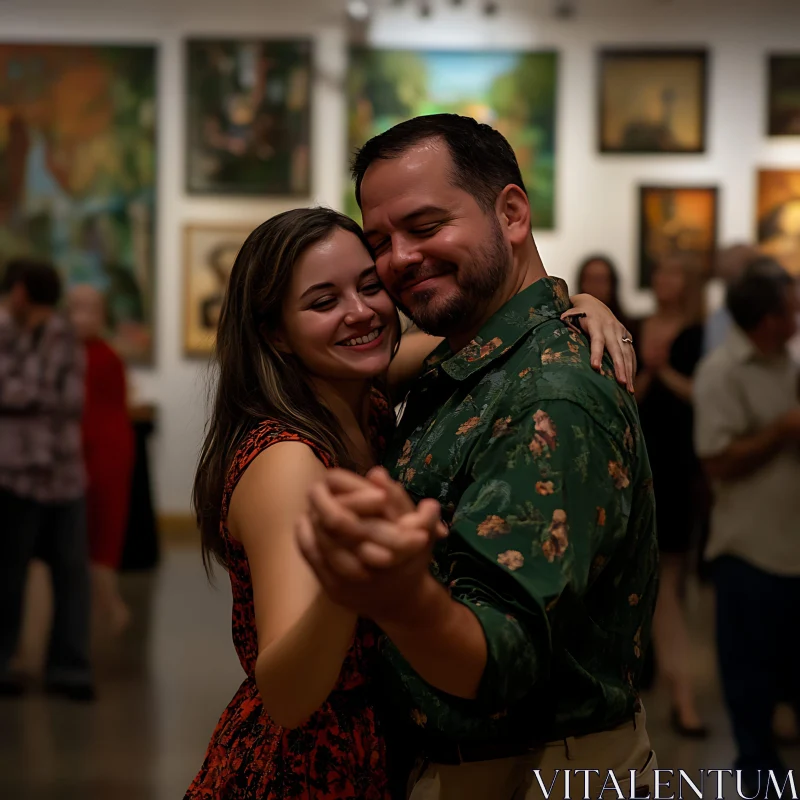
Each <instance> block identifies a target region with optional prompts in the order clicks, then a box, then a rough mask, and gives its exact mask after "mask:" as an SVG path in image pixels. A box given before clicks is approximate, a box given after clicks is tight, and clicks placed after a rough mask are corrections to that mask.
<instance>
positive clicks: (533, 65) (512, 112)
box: [345, 47, 558, 229]
mask: <svg viewBox="0 0 800 800" xmlns="http://www.w3.org/2000/svg"><path fill="white" fill-rule="evenodd" d="M557 73H558V55H557V54H556V53H553V52H514V51H502V52H448V51H440V52H417V51H412V50H373V49H369V48H364V47H355V48H352V49H351V52H350V70H349V74H348V87H347V89H348V155H349V157H350V158H351V157H352V155H353V152H354V151H355V150H356V149H357V148H358V147H360V146H361V145H363V144H364V142H366V141H367V139H369V138H370V137H372V136H375V135H377V134H379V133H382V132H383V131H385V130H387V129H388V128H390V127H391V126H392V125H395V124H397V123H398V122H402V121H403V120H406V119H409V118H410V117H415V116H420V115H424V114H439V113H443V112H448V113H453V114H463V115H465V116H469V117H474V118H475V119H477V120H478V121H479V122H485V123H487V124H489V125H491V126H492V127H493V128H496V129H497V130H499V131H500V132H501V133H502V134H503V135H504V136H505V137H506V138H507V139H508V141H509V142H510V143H511V146H512V147H513V148H514V152H515V153H516V154H517V159H518V160H519V164H520V168H521V170H522V177H523V180H524V181H525V186H526V188H527V190H528V195H529V196H530V200H531V212H532V225H533V227H534V228H539V229H552V228H554V227H555V214H554V207H555V144H556V142H555V137H556V132H555V117H556V81H557ZM345 202H346V206H345V207H346V211H347V213H348V214H350V215H351V216H353V217H354V218H355V219H360V214H359V211H358V207H357V206H356V202H355V197H354V194H353V188H352V182H350V181H348V188H347V193H346V201H345Z"/></svg>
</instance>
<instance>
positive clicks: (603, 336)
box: [561, 294, 636, 393]
mask: <svg viewBox="0 0 800 800" xmlns="http://www.w3.org/2000/svg"><path fill="white" fill-rule="evenodd" d="M570 301H571V302H572V305H573V307H572V308H571V309H569V311H566V312H564V314H562V315H561V319H562V320H564V321H570V320H573V321H574V318H576V317H577V320H578V322H579V324H580V327H581V329H582V330H583V331H584V333H585V334H586V335H587V336H588V337H589V341H590V344H591V348H592V367H593V368H594V369H596V370H600V369H601V367H602V363H603V351H604V350H606V351H608V354H609V355H610V356H611V360H612V361H613V362H614V374H615V376H616V378H617V382H618V383H621V384H622V385H623V386H625V387H627V389H628V391H629V392H631V393H633V379H634V378H635V377H636V353H635V352H634V349H633V342H632V337H631V334H630V331H629V330H628V329H627V328H626V327H625V326H624V325H623V324H622V323H621V322H620V321H619V320H618V319H617V318H616V317H615V316H614V314H612V313H611V309H610V308H609V307H608V306H607V305H606V304H605V303H602V302H601V301H600V300H598V299H597V298H596V297H592V295H590V294H576V295H574V296H573V297H570Z"/></svg>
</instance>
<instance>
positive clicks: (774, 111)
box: [767, 54, 800, 136]
mask: <svg viewBox="0 0 800 800" xmlns="http://www.w3.org/2000/svg"><path fill="white" fill-rule="evenodd" d="M767 96H768V98H769V101H768V102H769V106H768V108H767V132H768V133H769V135H770V136H800V54H795V55H785V56H784V55H780V56H778V55H774V56H770V59H769V89H768V93H767Z"/></svg>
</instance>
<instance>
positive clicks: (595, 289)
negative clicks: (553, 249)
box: [578, 255, 633, 331]
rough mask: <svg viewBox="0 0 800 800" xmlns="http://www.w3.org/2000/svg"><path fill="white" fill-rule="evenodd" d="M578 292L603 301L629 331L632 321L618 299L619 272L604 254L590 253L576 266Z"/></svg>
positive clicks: (631, 328) (631, 327)
mask: <svg viewBox="0 0 800 800" xmlns="http://www.w3.org/2000/svg"><path fill="white" fill-rule="evenodd" d="M578 293H579V294H589V295H591V296H592V297H596V298H597V299H598V300H599V301H600V302H601V303H605V304H606V305H607V306H608V308H609V310H610V311H611V313H612V314H613V315H614V316H615V317H616V318H617V319H618V320H619V321H620V322H621V323H622V324H623V325H625V327H626V328H627V329H628V330H629V331H631V330H633V323H632V322H631V320H630V319H629V318H628V316H627V314H625V313H624V312H623V310H622V305H621V304H620V300H619V272H617V268H616V267H615V266H614V262H613V261H611V259H609V258H607V257H606V256H602V255H591V256H588V257H587V258H585V259H584V260H583V261H582V262H581V264H580V266H579V267H578Z"/></svg>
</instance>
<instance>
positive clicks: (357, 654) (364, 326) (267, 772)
mask: <svg viewBox="0 0 800 800" xmlns="http://www.w3.org/2000/svg"><path fill="white" fill-rule="evenodd" d="M420 338H422V339H423V342H425V341H427V342H428V343H429V345H430V346H429V347H428V348H427V349H428V350H430V349H432V348H433V346H435V341H434V342H432V343H431V342H430V340H429V339H428V337H424V338H423V337H422V335H420V336H418V337H417V339H416V341H419V340H420ZM398 339H399V320H398V316H397V312H396V310H395V307H394V304H393V303H392V301H391V300H390V299H389V296H388V295H387V294H386V291H385V290H384V288H383V286H382V285H381V283H380V282H379V281H378V279H377V277H376V275H375V266H374V263H373V260H372V256H371V255H370V251H369V248H368V246H367V244H366V241H365V239H364V237H363V234H362V232H361V229H360V228H359V227H358V225H357V224H356V223H355V222H353V221H352V220H350V219H348V218H347V217H345V216H342V215H341V214H338V213H337V212H334V211H330V210H327V209H297V210H295V211H289V212H286V213H284V214H280V215H278V216H276V217H274V218H272V219H270V220H268V221H267V222H265V223H264V224H263V225H261V226H260V227H259V228H257V229H256V230H255V231H254V232H253V233H252V234H251V235H250V236H249V237H248V239H247V240H246V241H245V243H244V245H243V246H242V249H241V251H240V253H239V255H238V257H237V259H236V262H235V264H234V267H233V270H232V273H231V277H230V282H229V286H228V291H227V294H226V296H225V300H224V303H223V307H222V312H221V316H220V322H219V328H218V332H217V345H216V367H217V370H218V376H217V377H218V381H217V388H216V396H215V400H214V404H213V411H212V414H211V418H210V422H209V426H208V430H207V435H206V439H205V443H204V445H203V448H202V452H201V456H200V463H199V466H198V469H197V473H196V477H195V484H194V498H193V499H194V507H195V510H196V513H197V520H198V524H199V526H200V529H201V533H202V542H203V551H204V558H205V562H206V566H207V568H209V567H210V566H211V560H215V561H216V562H218V563H219V564H221V565H223V566H224V567H225V569H226V570H227V572H228V575H229V577H230V581H231V588H232V593H233V641H234V645H235V647H236V650H237V653H238V655H239V660H240V662H241V664H242V667H243V669H244V671H245V674H246V678H245V680H244V682H243V683H242V685H241V687H240V689H239V691H238V692H237V693H236V695H235V697H234V698H233V700H232V701H231V702H230V704H229V705H228V707H227V709H226V710H225V712H224V713H223V715H222V717H221V719H220V721H219V724H218V725H217V728H216V730H215V732H214V734H213V737H212V740H211V743H210V745H209V747H208V751H207V754H206V758H205V762H204V764H203V766H202V769H201V770H200V772H199V774H198V775H197V777H196V778H195V780H194V781H193V782H192V784H191V786H190V787H189V789H188V791H187V793H186V799H187V800H201V799H202V800H211V799H212V798H213V799H214V800H221V799H222V798H224V799H225V800H234V799H237V800H238V798H242V799H243V798H270V799H273V798H274V800H278V798H289V797H292V798H309V799H310V798H329V799H330V800H333V799H334V798H335V799H336V800H388V798H389V797H390V790H389V782H388V778H387V770H386V754H385V744H384V738H383V735H382V733H381V730H380V725H379V722H378V718H377V714H376V710H375V688H374V684H373V680H372V676H373V674H374V669H373V665H374V664H375V660H376V658H377V657H378V656H377V650H376V645H377V641H376V631H375V630H374V629H373V628H372V627H371V626H370V625H369V624H368V623H365V622H361V621H359V620H358V619H357V618H356V617H355V615H352V614H350V613H349V612H346V611H343V610H342V609H341V608H339V607H337V606H335V605H334V604H333V603H331V602H330V601H329V600H328V599H327V598H326V596H325V595H324V594H323V593H322V592H321V590H320V588H319V585H318V583H317V581H316V579H315V578H314V576H313V574H312V573H311V571H310V569H309V568H308V567H307V566H306V564H305V562H304V561H303V559H302V557H301V555H300V553H299V552H298V551H297V549H296V548H295V545H294V524H295V520H296V519H298V518H299V517H300V515H301V514H302V513H303V511H304V510H305V508H306V496H307V492H308V490H309V488H310V487H311V485H312V484H313V483H314V482H315V481H317V480H318V479H319V477H320V475H321V474H322V475H324V474H325V470H326V469H328V468H330V467H333V466H338V465H344V464H347V465H351V468H355V469H358V470H360V471H361V472H366V471H367V470H369V469H370V468H371V467H372V466H373V465H374V464H375V463H377V462H378V461H379V460H380V458H381V455H382V450H383V448H384V444H385V442H386V437H387V436H388V435H389V434H390V433H391V432H392V430H393V426H394V417H393V413H392V409H391V407H390V405H389V402H388V400H387V397H386V395H385V394H384V393H383V392H382V391H380V390H379V388H378V381H377V379H378V378H380V377H381V376H384V375H385V373H386V372H387V370H388V368H389V364H390V361H391V360H392V356H393V353H394V352H395V350H396V347H397V344H398ZM423 349H425V345H424V344H423ZM423 356H424V354H422V353H420V355H419V356H418V357H417V361H418V363H419V364H421V362H422V358H423ZM401 362H402V359H401V360H400V361H398V362H397V363H398V364H400V363H401ZM438 519H439V518H438V510H437V508H436V504H435V503H432V504H431V506H430V507H427V508H422V509H420V510H419V511H417V512H415V513H414V514H411V515H409V521H408V524H409V535H410V536H413V535H415V533H416V535H418V536H428V535H429V534H428V530H429V529H430V530H433V529H434V528H436V527H437V526H439V525H440V523H439V522H438ZM415 526H416V528H419V530H417V531H415Z"/></svg>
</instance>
